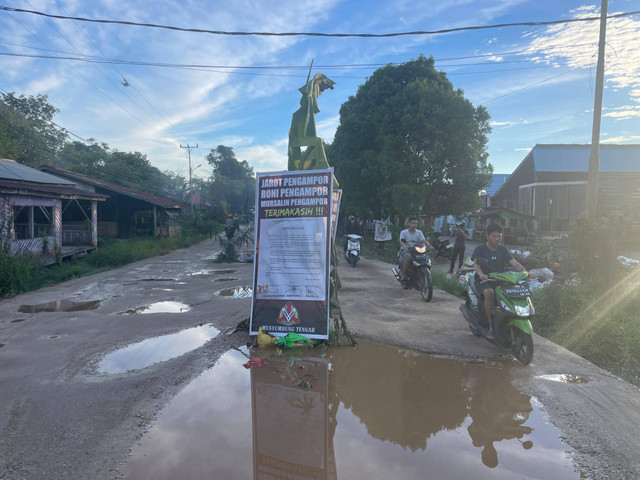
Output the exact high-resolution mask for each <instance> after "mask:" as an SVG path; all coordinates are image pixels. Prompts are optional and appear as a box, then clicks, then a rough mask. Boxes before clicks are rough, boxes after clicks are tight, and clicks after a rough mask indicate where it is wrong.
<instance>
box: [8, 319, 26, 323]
mask: <svg viewBox="0 0 640 480" xmlns="http://www.w3.org/2000/svg"><path fill="white" fill-rule="evenodd" d="M25 320H26V318H16V319H15V320H11V322H10V323H20V322H24V321H25Z"/></svg>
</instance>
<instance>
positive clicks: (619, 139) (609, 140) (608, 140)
mask: <svg viewBox="0 0 640 480" xmlns="http://www.w3.org/2000/svg"><path fill="white" fill-rule="evenodd" d="M638 141H640V135H622V136H619V137H610V138H605V139H602V140H600V143H623V142H638Z"/></svg>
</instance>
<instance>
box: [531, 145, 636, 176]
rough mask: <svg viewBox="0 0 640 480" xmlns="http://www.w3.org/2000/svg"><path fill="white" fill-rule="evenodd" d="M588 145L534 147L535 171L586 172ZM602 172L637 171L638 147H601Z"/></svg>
mask: <svg viewBox="0 0 640 480" xmlns="http://www.w3.org/2000/svg"><path fill="white" fill-rule="evenodd" d="M590 153H591V145H589V144H588V145H536V146H535V147H533V150H532V154H533V162H534V165H535V170H536V172H587V171H588V170H589V155H590ZM600 171H601V172H640V145H600Z"/></svg>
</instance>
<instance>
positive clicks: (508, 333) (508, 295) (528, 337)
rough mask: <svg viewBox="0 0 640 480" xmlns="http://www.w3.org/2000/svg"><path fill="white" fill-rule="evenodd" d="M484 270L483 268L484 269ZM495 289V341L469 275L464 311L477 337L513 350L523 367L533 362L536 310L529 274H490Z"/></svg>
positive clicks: (473, 276) (461, 306)
mask: <svg viewBox="0 0 640 480" xmlns="http://www.w3.org/2000/svg"><path fill="white" fill-rule="evenodd" d="M480 267H481V268H483V267H482V265H480ZM488 275H489V279H488V280H485V281H487V282H490V283H491V284H492V285H493V287H494V289H495V296H494V299H495V304H494V306H493V308H492V309H491V317H492V319H493V333H494V337H493V338H487V334H488V333H489V322H488V320H487V315H486V313H485V311H484V305H483V303H482V301H481V300H480V295H479V293H478V290H477V289H476V280H475V273H468V274H466V275H465V279H464V286H465V292H464V296H465V299H466V301H465V303H464V304H462V305H460V311H461V312H462V315H463V316H464V318H465V320H467V322H468V323H469V329H470V330H471V333H473V334H474V335H475V336H477V337H480V336H482V337H485V338H486V339H487V340H489V341H490V342H491V343H493V344H494V345H497V346H498V347H501V348H509V349H511V353H512V354H513V356H514V357H515V358H516V359H517V360H518V361H519V362H520V363H522V364H523V365H528V364H529V363H530V362H531V360H532V358H533V327H532V325H531V319H532V318H533V317H534V315H535V309H534V308H533V304H532V303H531V289H530V287H529V283H528V281H527V280H528V274H527V273H526V272H504V273H495V272H494V273H489V274H488Z"/></svg>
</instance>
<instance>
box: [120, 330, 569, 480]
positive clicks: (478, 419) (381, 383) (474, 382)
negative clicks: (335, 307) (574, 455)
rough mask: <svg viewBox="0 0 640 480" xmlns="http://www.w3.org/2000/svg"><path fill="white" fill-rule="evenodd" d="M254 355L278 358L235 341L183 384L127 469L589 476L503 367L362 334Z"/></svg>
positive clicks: (159, 473)
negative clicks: (333, 343) (247, 350)
mask: <svg viewBox="0 0 640 480" xmlns="http://www.w3.org/2000/svg"><path fill="white" fill-rule="evenodd" d="M251 354H252V355H254V356H259V357H260V358H262V359H266V360H267V361H268V362H269V365H268V366H266V367H263V368H251V369H245V368H243V364H244V363H246V362H247V358H246V357H245V356H244V355H243V354H242V353H241V352H239V351H236V350H232V351H229V352H227V353H225V354H224V355H223V356H222V357H220V359H219V360H218V362H217V363H216V365H215V366H214V367H213V368H211V369H210V370H207V371H205V372H204V373H202V374H201V375H200V376H198V377H197V378H196V379H195V380H193V381H192V382H191V383H189V384H188V385H186V386H185V388H184V389H183V390H182V391H181V392H180V393H178V394H177V395H176V396H175V397H174V398H173V400H172V401H171V402H170V403H169V404H168V405H167V406H166V407H165V408H164V409H163V410H162V411H161V412H160V413H159V415H158V417H157V420H156V421H155V423H154V424H153V425H152V426H151V427H150V428H149V430H148V432H147V433H146V434H145V435H144V436H143V438H142V439H141V441H140V443H138V445H136V446H135V447H134V448H133V450H132V453H131V457H130V460H129V461H128V463H127V464H126V466H125V468H124V471H123V474H124V478H129V479H136V480H146V479H149V480H151V479H154V480H164V479H167V480H168V479H174V478H204V477H206V476H207V475H209V476H210V474H211V472H212V471H215V472H224V475H223V476H224V478H303V477H304V478H336V472H339V474H340V475H339V478H346V479H349V478H375V479H377V478H399V477H401V478H403V479H405V480H421V479H423V478H425V472H429V474H428V476H429V478H474V479H482V480H489V479H495V478H528V479H548V478H553V479H554V480H578V479H579V478H580V472H579V471H576V469H575V468H574V465H573V463H572V461H571V458H570V457H569V455H568V454H567V453H566V452H569V451H570V447H569V446H568V445H567V444H566V443H564V442H563V441H562V440H561V439H560V431H558V430H557V429H556V428H555V427H554V426H553V425H551V424H550V423H549V422H548V421H547V419H546V413H545V412H544V410H543V409H542V405H540V403H539V402H538V401H537V400H536V399H535V398H532V397H530V396H529V395H527V394H525V393H523V392H521V391H519V390H518V389H517V388H516V387H514V385H513V383H512V379H511V377H510V375H509V373H508V368H495V367H490V368H488V367H486V366H485V365H483V364H470V363H465V362H459V361H455V360H450V359H444V358H434V357H430V356H428V355H425V354H421V353H418V352H416V351H413V350H408V349H402V348H396V347H392V346H388V345H378V344H372V343H368V342H364V341H359V345H358V346H357V347H356V348H332V347H330V348H328V349H326V350H323V349H321V348H319V347H318V348H314V349H309V350H305V351H299V350H298V351H292V352H285V354H284V355H282V354H281V355H279V354H277V353H276V351H275V350H274V349H267V348H265V349H258V350H256V351H255V352H251ZM247 412H252V414H251V415H247ZM452 455H455V459H456V460H455V461H453V462H452V461H451V458H452ZM246 459H252V461H243V460H246ZM158 465H162V468H161V469H158V468H155V467H157V466H158ZM398 472H401V473H400V474H398Z"/></svg>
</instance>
